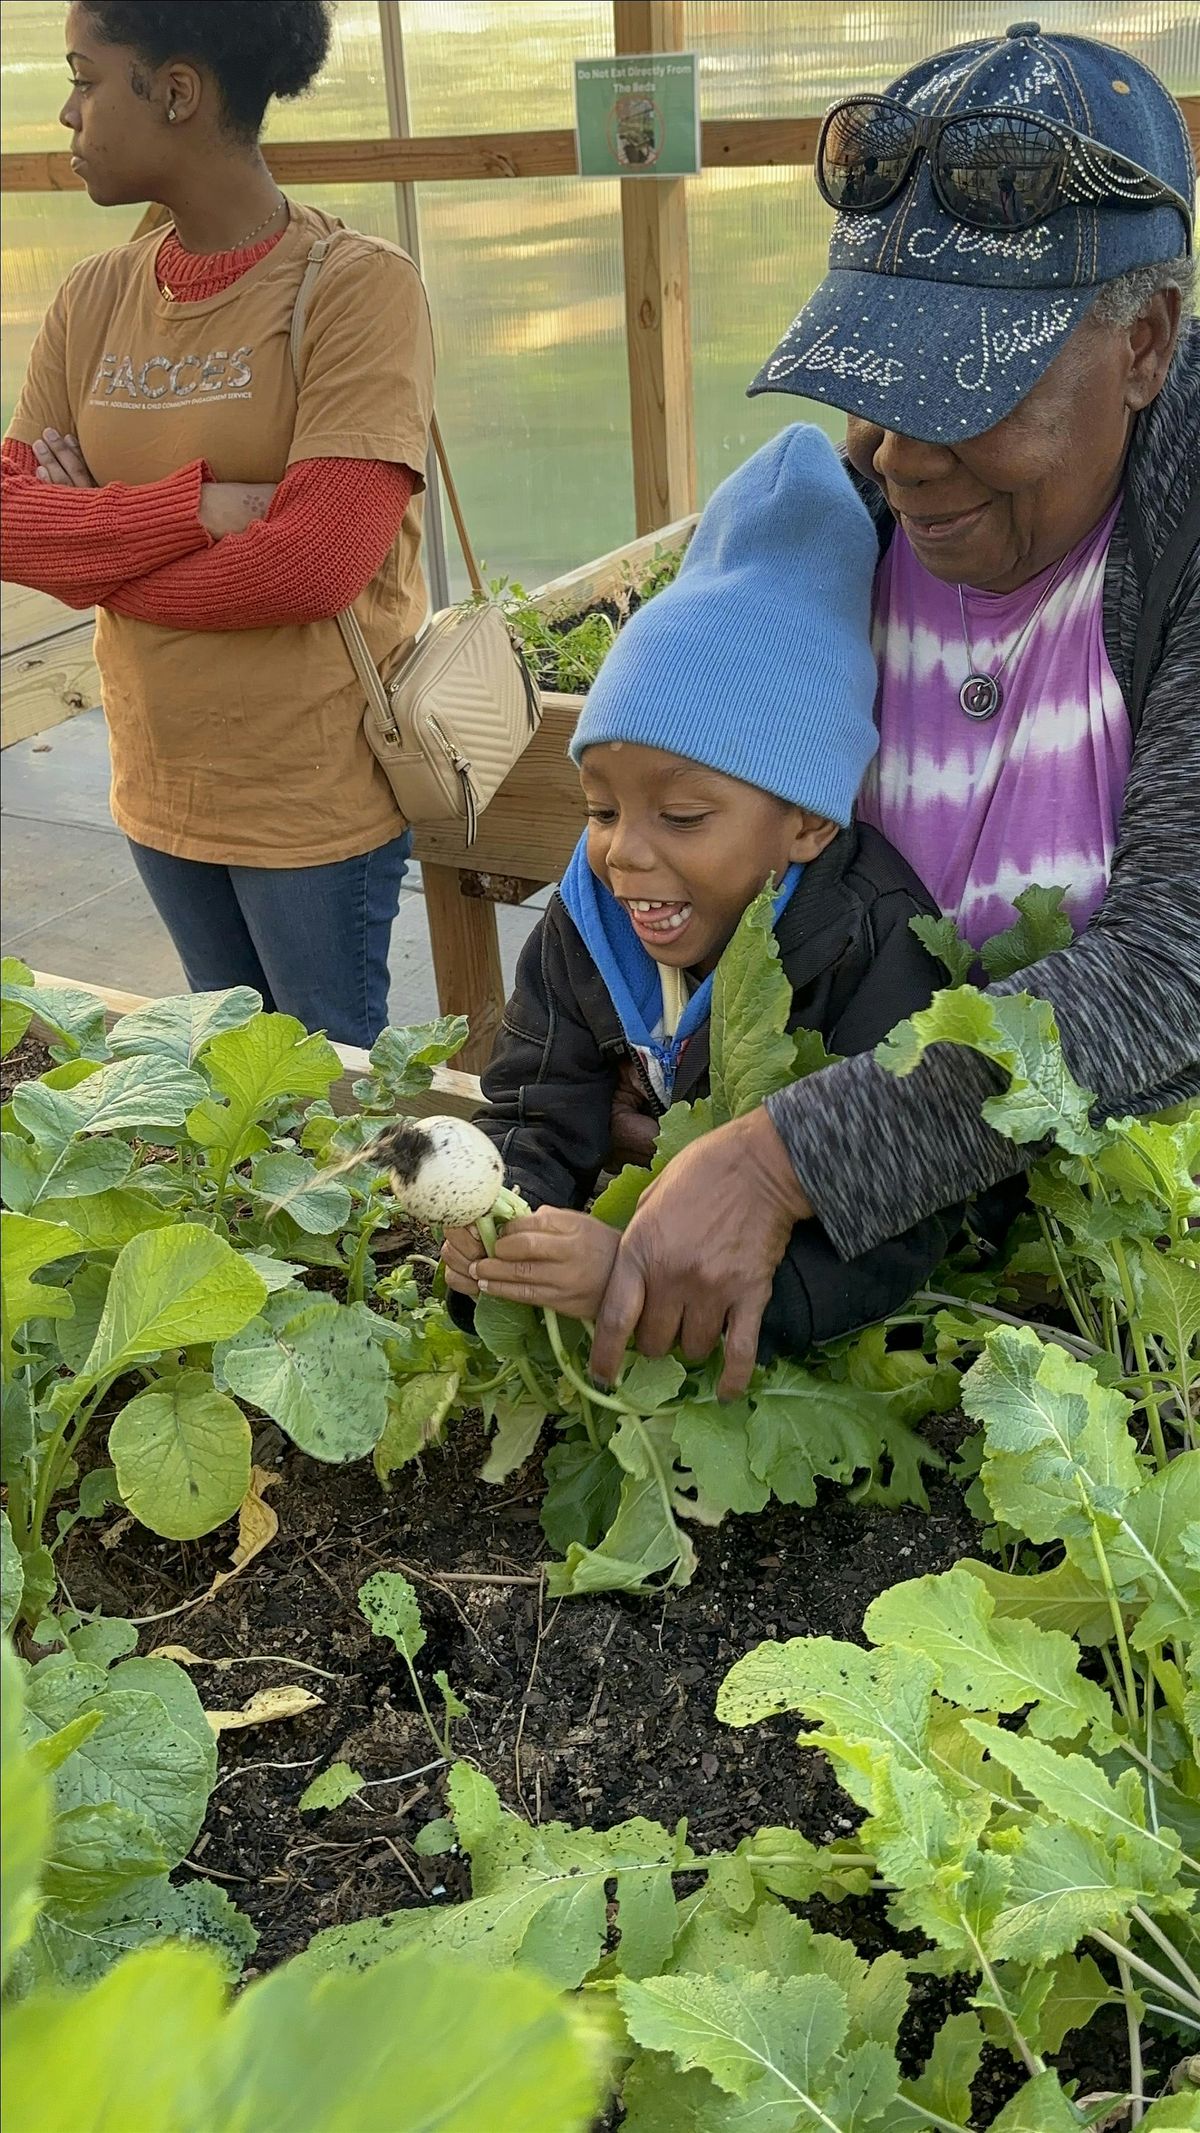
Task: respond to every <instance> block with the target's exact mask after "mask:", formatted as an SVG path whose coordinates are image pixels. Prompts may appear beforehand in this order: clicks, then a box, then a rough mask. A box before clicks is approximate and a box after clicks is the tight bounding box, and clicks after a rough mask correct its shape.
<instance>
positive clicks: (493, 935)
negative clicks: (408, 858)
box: [421, 859, 504, 1067]
mask: <svg viewBox="0 0 1200 2133" xmlns="http://www.w3.org/2000/svg"><path fill="white" fill-rule="evenodd" d="M421 886H422V888H423V889H424V891H425V911H426V916H427V918H428V921H429V937H430V941H431V943H432V945H433V949H434V957H433V968H434V976H435V977H436V979H437V994H438V1006H439V1008H440V1009H441V1011H442V1013H443V1014H444V1015H466V1016H467V1018H468V1020H469V1022H470V1024H471V1035H470V1037H469V1039H468V1041H467V1043H466V1044H465V1045H464V1046H463V1049H462V1051H461V1052H460V1053H459V1058H460V1059H461V1060H462V1063H463V1065H464V1066H465V1067H482V1066H486V1065H487V1062H488V1060H489V1059H490V1058H491V1056H492V1046H493V1045H494V1043H495V1041H496V1033H497V1031H498V1030H499V1028H500V1016H501V1014H502V1013H503V1010H504V971H503V969H502V967H501V963H500V939H499V935H498V933H497V931H496V906H495V905H494V904H491V903H484V902H482V901H481V900H480V898H479V897H470V896H464V895H463V893H462V886H461V881H460V877H459V871H458V868H457V867H456V866H435V865H431V863H430V862H429V860H427V859H423V860H422V862H421Z"/></svg>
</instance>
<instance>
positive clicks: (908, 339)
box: [750, 22, 1196, 444]
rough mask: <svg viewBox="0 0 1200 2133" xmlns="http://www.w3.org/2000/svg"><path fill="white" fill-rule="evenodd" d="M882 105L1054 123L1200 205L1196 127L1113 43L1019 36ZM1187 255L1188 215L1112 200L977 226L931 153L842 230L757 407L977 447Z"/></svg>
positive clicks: (941, 70)
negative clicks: (817, 412)
mask: <svg viewBox="0 0 1200 2133" xmlns="http://www.w3.org/2000/svg"><path fill="white" fill-rule="evenodd" d="M884 93H885V94H886V95H887V96H889V97H891V98H893V99H894V100H895V101H896V102H898V103H902V104H907V105H908V106H909V108H910V110H912V111H913V112H915V113H916V114H917V115H918V116H919V117H922V118H932V117H935V116H937V117H940V116H944V115H946V114H949V113H951V112H964V111H980V110H987V109H990V108H993V107H995V106H997V105H1000V106H1004V107H1013V108H1015V109H1017V110H1019V111H1020V112H1021V113H1022V114H1023V115H1024V116H1026V117H1029V118H1043V119H1050V120H1055V121H1057V122H1058V124H1059V125H1062V126H1068V127H1070V128H1071V130H1072V131H1073V132H1075V133H1079V134H1084V135H1086V136H1088V137H1089V138H1090V139H1092V140H1095V141H1099V142H1100V143H1102V145H1103V146H1104V147H1106V148H1109V149H1112V150H1114V151H1115V152H1116V154H1118V155H1121V156H1125V157H1127V158H1128V159H1129V160H1130V161H1131V162H1134V163H1137V164H1140V165H1141V167H1142V168H1143V169H1144V170H1146V171H1148V172H1149V173H1150V174H1151V176H1152V177H1155V178H1158V179H1159V180H1161V181H1162V182H1163V183H1165V184H1167V185H1169V186H1171V187H1172V188H1173V190H1174V191H1175V192H1177V193H1180V194H1182V196H1183V198H1184V199H1185V200H1188V201H1191V200H1192V199H1193V198H1194V196H1195V184H1196V168H1195V162H1194V159H1193V156H1192V149H1191V142H1190V141H1189V138H1188V131H1187V126H1186V124H1185V121H1184V117H1183V113H1182V112H1181V110H1180V108H1179V106H1178V104H1177V103H1176V102H1175V99H1174V97H1173V96H1171V95H1170V93H1169V91H1168V90H1166V89H1165V88H1164V87H1163V84H1162V83H1161V82H1160V81H1159V79H1158V77H1157V75H1155V74H1152V73H1151V72H1150V69H1149V68H1148V67H1144V66H1143V65H1142V64H1141V63H1140V61H1138V60H1136V59H1133V58H1131V56H1130V55H1129V54H1128V53H1127V52H1120V51H1117V50H1116V49H1115V47H1113V46H1112V45H1107V44H1096V43H1093V41H1092V40H1091V39H1090V38H1087V37H1069V36H1062V37H1060V36H1049V35H1046V34H1044V33H1043V31H1042V30H1041V28H1040V26H1039V25H1038V24H1037V23H1036V22H1018V23H1014V24H1013V26H1012V27H1011V28H1010V29H1009V30H1007V31H1006V32H1005V34H1004V36H1003V37H998V38H986V39H981V40H980V41H978V42H976V43H974V44H967V45H960V46H958V47H957V48H956V49H955V50H954V51H951V52H943V53H940V54H939V55H938V56H937V57H936V58H934V59H926V60H923V61H922V62H921V64H920V65H919V66H916V67H912V68H910V70H909V72H908V73H907V74H902V75H901V76H900V79H899V80H898V81H896V82H894V83H893V84H892V86H891V88H890V89H888V90H886V91H885V92H884ZM1186 247H1187V231H1186V228H1185V225H1184V221H1183V217H1182V216H1181V214H1180V213H1179V211H1178V209H1177V208H1174V207H1171V206H1159V207H1152V208H1151V207H1140V208H1131V207H1121V206H1119V205H1117V204H1116V203H1115V202H1113V203H1110V202H1109V201H1107V200H1102V201H1099V202H1089V203H1088V204H1086V205H1078V206H1076V205H1067V206H1063V207H1060V208H1058V209H1056V210H1055V212H1054V213H1053V214H1052V215H1051V216H1050V217H1049V218H1048V220H1047V221H1045V222H1036V223H1033V224H1032V225H1031V226H1030V227H1029V228H1027V229H1021V230H1011V231H1008V230H1006V231H1001V230H982V229H976V228H973V227H971V226H970V225H968V224H967V223H965V222H960V221H958V220H957V219H956V218H955V217H954V216H953V215H951V214H949V213H948V212H947V211H946V209H945V208H944V207H943V206H942V205H941V203H940V201H939V200H938V198H937V196H936V194H935V192H934V190H933V185H932V182H931V179H930V169H929V161H928V158H927V156H926V155H925V153H924V152H922V153H921V155H920V156H919V157H918V158H917V162H916V167H915V169H914V171H913V173H912V175H911V176H910V178H909V179H908V181H907V183H906V184H905V185H904V187H903V189H902V191H901V192H900V193H898V194H897V196H896V198H895V199H894V200H890V201H888V202H887V203H886V204H885V205H884V206H883V207H882V208H881V209H879V210H878V211H876V212H870V213H863V214H859V213H855V214H841V215H839V216H838V218H837V221H836V223H835V225H834V231H833V237H832V240H831V242H830V247H829V272H828V274H827V275H826V277H825V279H824V281H823V282H822V283H821V285H820V287H819V288H818V289H817V290H816V291H815V293H814V294H813V295H812V296H811V297H810V299H809V301H808V303H806V304H805V306H804V309H803V310H802V311H801V313H800V315H799V317H798V318H796V319H795V320H794V321H793V323H792V324H791V326H789V328H788V330H787V332H786V333H785V335H784V337H783V339H782V341H781V342H780V343H779V346H778V348H777V349H776V350H775V353H774V355H772V356H771V358H770V359H769V361H768V362H767V363H765V364H764V365H763V368H762V369H761V370H760V371H759V373H758V376H757V377H756V378H755V380H754V383H753V384H752V385H751V387H750V395H751V396H753V395H755V394H757V393H769V392H785V393H802V394H804V395H805V396H806V397H807V398H809V399H813V400H824V401H827V402H828V403H829V404H830V405H831V406H833V407H841V408H845V409H846V410H847V412H848V413H850V414H854V415H861V416H863V417H865V418H866V420H868V421H871V422H877V423H879V424H881V426H882V427H884V428H885V429H891V430H899V431H901V432H902V433H903V434H904V435H906V436H910V437H919V438H923V439H925V440H927V441H928V442H930V443H937V444H953V443H954V442H956V441H961V440H963V439H965V438H969V437H977V436H979V435H980V433H981V432H982V431H983V430H987V429H990V428H991V427H992V425H993V423H996V422H999V421H1001V420H1002V419H1003V417H1004V416H1005V415H1008V414H1011V412H1012V410H1013V408H1014V407H1016V406H1017V405H1018V403H1019V402H1020V401H1021V400H1023V399H1024V398H1025V395H1026V393H1028V392H1029V391H1030V389H1031V387H1032V386H1034V385H1036V383H1037V381H1038V379H1039V378H1040V377H1041V375H1042V373H1043V371H1044V370H1046V369H1047V368H1048V367H1049V365H1050V364H1051V363H1052V362H1053V361H1054V358H1055V356H1056V355H1057V354H1058V353H1059V351H1060V349H1061V348H1062V347H1063V345H1064V343H1065V342H1066V341H1067V339H1068V338H1069V336H1070V335H1071V334H1072V333H1073V331H1074V329H1075V327H1076V326H1077V325H1078V324H1079V322H1080V320H1081V319H1082V318H1083V317H1084V315H1085V314H1086V312H1087V311H1088V309H1089V307H1090V306H1091V305H1092V304H1093V303H1094V302H1095V299H1096V297H1097V295H1098V293H1099V290H1100V288H1101V287H1102V285H1103V284H1104V283H1105V282H1109V281H1114V280H1115V279H1116V278H1117V276H1118V275H1120V274H1125V273H1127V272H1129V270H1130V269H1131V268H1134V267H1141V266H1149V265H1151V264H1152V263H1153V262H1155V261H1157V260H1165V259H1177V258H1178V257H1179V256H1180V255H1181V253H1183V252H1184V251H1185V249H1186Z"/></svg>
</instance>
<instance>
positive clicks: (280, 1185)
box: [250, 1153, 354, 1237]
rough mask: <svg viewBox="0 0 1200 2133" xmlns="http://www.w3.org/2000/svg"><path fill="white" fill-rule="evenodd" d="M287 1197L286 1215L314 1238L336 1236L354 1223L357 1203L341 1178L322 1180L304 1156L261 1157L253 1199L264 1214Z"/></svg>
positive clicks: (253, 1181) (254, 1175)
mask: <svg viewBox="0 0 1200 2133" xmlns="http://www.w3.org/2000/svg"><path fill="white" fill-rule="evenodd" d="M285 1195H286V1196H287V1208H286V1210H285V1211H286V1213H287V1214H288V1215H290V1217H291V1219H292V1221H293V1222H294V1223H295V1224H296V1226H297V1228H299V1229H302V1230H305V1231H307V1233H308V1234H309V1235H310V1236H314V1237H332V1236H333V1235H335V1233H336V1232H337V1231H338V1230H341V1229H344V1228H345V1226H346V1224H347V1222H348V1221H349V1220H350V1209H351V1207H352V1206H353V1204H354V1203H353V1201H352V1199H351V1197H350V1192H349V1189H348V1187H347V1186H345V1185H344V1184H343V1183H342V1180H341V1179H340V1178H329V1177H322V1175H321V1172H320V1171H319V1170H318V1169H317V1167H316V1164H315V1163H310V1162H309V1160H308V1158H307V1157H306V1156H303V1155H294V1154H282V1153H281V1154H275V1155H260V1156H259V1158H258V1160H257V1162H256V1163H255V1165H254V1168H253V1170H252V1171H251V1173H250V1196H251V1198H252V1199H253V1200H255V1201H257V1202H258V1203H259V1205H260V1206H261V1207H262V1209H263V1212H264V1214H265V1213H266V1212H267V1211H268V1210H269V1209H270V1208H271V1207H272V1206H273V1205H274V1203H275V1202H276V1201H277V1200H282V1199H283V1198H284V1197H285Z"/></svg>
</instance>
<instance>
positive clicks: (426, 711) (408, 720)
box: [291, 231, 542, 844]
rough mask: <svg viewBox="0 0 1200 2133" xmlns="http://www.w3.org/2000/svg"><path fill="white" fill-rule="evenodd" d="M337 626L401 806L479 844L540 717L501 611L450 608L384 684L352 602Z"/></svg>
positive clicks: (453, 498) (480, 590)
mask: <svg viewBox="0 0 1200 2133" xmlns="http://www.w3.org/2000/svg"><path fill="white" fill-rule="evenodd" d="M337 235H338V232H337V231H334V232H333V233H332V234H331V235H330V236H328V237H321V238H319V239H318V240H317V242H316V244H314V246H313V248H312V250H311V252H310V253H309V255H308V265H307V267H306V268H305V271H304V279H303V280H302V282H301V284H300V288H299V292H298V294H297V297H296V306H295V310H294V311H293V313H292V331H291V357H292V370H293V373H294V375H295V379H296V385H297V388H299V385H300V343H301V340H302V338H303V335H304V321H305V317H306V314H307V311H308V302H309V298H310V296H311V294H312V288H313V283H314V282H315V280H316V278H317V275H318V273H319V272H320V269H321V265H322V263H323V261H324V259H325V257H326V255H327V253H328V252H329V249H330V247H331V245H332V244H333V243H334V242H335V241H336V238H337ZM432 434H433V448H434V451H435V452H436V454H437V461H438V465H439V467H440V468H441V473H442V479H443V481H444V482H445V485H446V497H447V500H448V502H449V505H450V510H451V514H452V516H453V519H454V524H455V528H456V530H457V533H458V538H459V541H460V542H461V544H462V552H463V560H464V562H465V563H466V566H467V576H468V578H469V579H470V581H471V590H472V592H473V593H475V594H476V595H477V596H478V598H479V599H480V601H481V603H482V602H483V594H484V587H483V580H482V578H481V576H480V574H479V565H478V564H477V562H476V560H475V556H474V552H473V550H472V548H471V543H470V540H469V539H468V537H467V529H466V526H465V524H464V523H463V515H462V507H461V505H460V503H459V500H458V492H457V490H456V489H455V486H454V479H453V476H452V475H451V472H450V466H449V462H448V461H447V458H446V448H445V446H444V445H443V443H442V437H441V432H440V430H439V429H438V424H437V417H436V416H435V417H434V418H433V423H432ZM337 625H338V628H339V629H340V631H341V633H342V637H343V639H344V641H345V646H346V650H347V652H348V653H349V655H350V658H351V660H352V661H353V664H354V671H355V673H356V674H357V675H358V678H359V681H360V682H361V683H362V686H363V690H364V693H365V695H366V709H365V710H364V712H363V732H364V733H365V735H366V737H367V742H368V745H369V747H370V749H371V752H372V754H373V755H374V756H375V758H376V760H377V761H378V762H379V763H380V764H381V765H382V768H383V771H384V774H385V776H386V778H387V781H388V784H389V785H390V786H391V788H392V791H393V793H394V794H395V796H396V804H397V806H398V807H399V808H400V810H401V812H402V814H403V815H404V816H405V818H406V820H407V821H409V822H412V823H414V824H416V825H417V826H418V827H419V826H420V825H421V824H423V823H427V822H462V823H464V824H465V825H466V842H467V843H468V844H473V843H474V841H475V836H476V832H477V830H478V827H479V817H480V815H481V814H482V813H483V810H484V808H485V807H486V806H487V804H488V801H489V800H490V799H491V798H492V796H493V794H494V793H495V792H496V791H497V790H498V788H499V787H500V786H501V785H502V784H503V783H504V780H505V778H506V777H507V776H508V773H509V771H510V770H511V769H512V767H513V764H514V763H515V762H516V761H517V759H518V757H520V756H521V755H523V754H524V752H525V750H526V748H527V747H528V746H529V743H530V741H531V740H532V739H533V736H534V734H535V733H536V732H537V730H538V727H539V725H540V724H541V719H542V700H541V694H540V691H539V689H538V686H537V683H536V681H535V680H534V678H533V676H532V675H531V674H530V672H529V669H528V667H527V666H526V664H525V659H524V655H523V653H522V652H521V649H520V647H519V646H518V645H517V644H516V643H515V642H514V640H513V638H512V635H511V634H510V632H509V629H508V627H507V624H506V623H505V620H504V617H503V615H502V614H501V612H500V610H499V608H498V607H495V606H493V605H491V604H486V605H485V604H480V605H478V606H475V607H469V606H465V607H448V608H445V609H444V610H443V611H442V613H441V614H438V615H433V616H431V617H430V619H429V621H428V622H427V623H426V624H425V627H424V629H422V631H421V632H420V634H419V635H418V636H417V637H415V638H414V639H413V642H412V644H411V645H410V647H409V649H408V651H407V652H406V653H405V655H404V657H403V659H402V660H401V661H400V664H399V666H398V667H397V668H396V671H395V673H394V674H393V675H392V676H391V678H390V679H389V680H388V681H387V682H385V681H384V680H383V677H382V675H381V674H380V672H379V669H378V667H377V666H376V664H375V662H374V660H373V659H372V657H371V652H370V648H369V646H368V644H367V640H366V638H365V636H364V635H363V630H362V624H361V623H360V622H359V619H358V616H357V615H356V614H355V612H354V609H353V608H352V607H347V608H345V609H343V611H342V613H341V614H340V615H339V616H338V618H337Z"/></svg>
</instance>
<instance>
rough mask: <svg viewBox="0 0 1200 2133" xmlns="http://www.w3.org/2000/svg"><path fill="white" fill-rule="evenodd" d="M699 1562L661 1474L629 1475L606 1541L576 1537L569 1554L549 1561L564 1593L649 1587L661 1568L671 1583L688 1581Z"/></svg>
mask: <svg viewBox="0 0 1200 2133" xmlns="http://www.w3.org/2000/svg"><path fill="white" fill-rule="evenodd" d="M695 1567H696V1553H695V1550H694V1548H693V1547H692V1544H691V1542H690V1541H689V1539H688V1537H687V1535H686V1534H685V1533H683V1532H681V1531H680V1529H679V1527H678V1526H677V1525H676V1524H675V1521H674V1519H673V1517H672V1516H671V1514H670V1512H669V1511H668V1510H667V1508H666V1506H665V1504H664V1502H663V1499H662V1491H661V1489H660V1487H659V1484H658V1482H657V1480H656V1479H655V1478H654V1477H653V1476H650V1475H647V1476H645V1477H637V1476H634V1475H626V1477H625V1480H624V1481H623V1482H622V1483H621V1491H620V1496H619V1499H618V1505H617V1514H616V1517H615V1518H614V1519H613V1522H612V1524H611V1526H610V1527H609V1529H608V1531H607V1533H606V1534H605V1535H604V1538H603V1540H602V1541H601V1542H600V1545H599V1546H598V1547H596V1548H585V1547H583V1546H581V1544H580V1543H579V1542H578V1541H572V1542H570V1544H569V1546H568V1548H567V1552H566V1560H565V1561H564V1562H562V1563H551V1564H550V1565H549V1566H548V1568H547V1571H546V1590H547V1592H549V1593H552V1594H553V1595H554V1597H555V1598H558V1599H561V1598H565V1597H567V1596H568V1595H571V1596H575V1595H578V1594H580V1593H589V1592H643V1591H645V1590H646V1589H647V1587H651V1586H652V1585H653V1581H654V1580H655V1579H657V1578H658V1576H659V1573H660V1572H661V1571H667V1572H669V1576H668V1577H667V1578H666V1579H665V1581H664V1582H665V1583H666V1584H667V1585H686V1584H687V1583H688V1582H689V1581H690V1579H691V1577H692V1574H693V1572H694V1570H695ZM653 1589H657V1587H654V1588H653Z"/></svg>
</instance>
